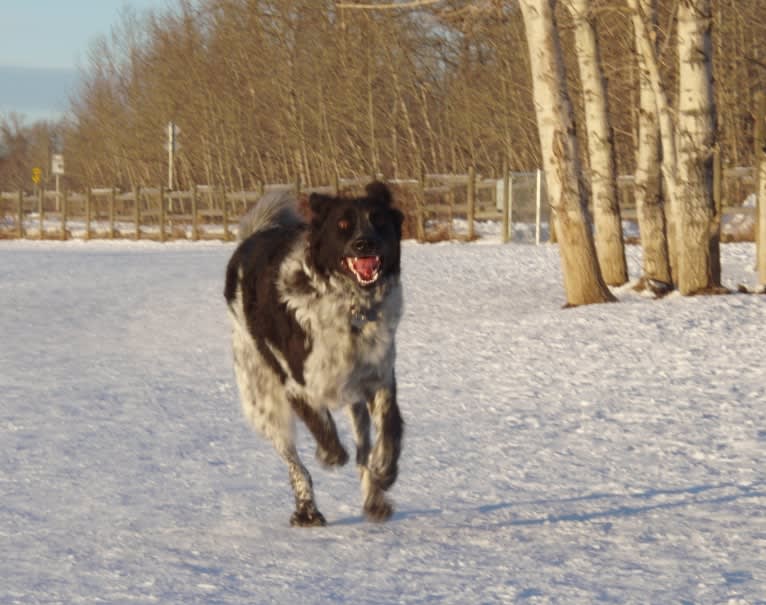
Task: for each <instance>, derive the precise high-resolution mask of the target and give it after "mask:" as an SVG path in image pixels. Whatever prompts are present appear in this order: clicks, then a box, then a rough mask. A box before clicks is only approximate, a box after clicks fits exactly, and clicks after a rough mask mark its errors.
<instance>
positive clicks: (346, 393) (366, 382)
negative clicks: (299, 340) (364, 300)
mask: <svg viewBox="0 0 766 605" xmlns="http://www.w3.org/2000/svg"><path fill="white" fill-rule="evenodd" d="M315 311H316V315H315V317H314V318H313V321H311V322H310V337H311V350H310V353H309V355H308V357H307V358H306V362H305V367H304V378H305V388H306V390H307V394H308V396H309V399H310V400H313V401H317V402H321V403H322V405H325V406H327V407H330V408H333V407H340V406H343V405H347V404H350V403H354V402H356V401H359V400H363V399H367V398H369V397H371V396H372V393H374V391H375V390H376V389H378V388H380V386H381V385H382V384H384V383H387V382H388V380H389V377H390V375H391V372H392V369H393V363H394V332H395V329H396V320H398V317H397V318H393V317H391V314H392V313H393V309H390V308H380V309H365V308H364V307H361V306H356V305H353V304H349V303H348V302H347V301H342V302H341V301H335V302H334V303H333V301H331V300H322V301H318V302H317V305H316V307H315Z"/></svg>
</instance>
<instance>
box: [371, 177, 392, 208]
mask: <svg viewBox="0 0 766 605" xmlns="http://www.w3.org/2000/svg"><path fill="white" fill-rule="evenodd" d="M365 191H366V192H367V197H369V198H371V199H373V200H376V201H379V202H382V203H384V204H385V205H386V206H390V205H391V190H390V189H389V188H388V186H387V185H386V184H385V183H381V182H380V181H373V182H372V183H370V184H369V185H367V187H365Z"/></svg>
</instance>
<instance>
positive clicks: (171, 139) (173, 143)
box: [165, 122, 181, 191]
mask: <svg viewBox="0 0 766 605" xmlns="http://www.w3.org/2000/svg"><path fill="white" fill-rule="evenodd" d="M180 132H181V129H180V128H179V127H178V126H176V124H175V122H168V135H167V136H168V140H167V143H166V144H165V146H166V148H167V150H168V189H169V190H170V191H172V190H173V183H174V182H175V175H174V174H173V166H174V164H175V154H176V151H178V133H180Z"/></svg>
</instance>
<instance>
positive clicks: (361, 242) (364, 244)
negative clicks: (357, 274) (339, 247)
mask: <svg viewBox="0 0 766 605" xmlns="http://www.w3.org/2000/svg"><path fill="white" fill-rule="evenodd" d="M375 248H376V246H375V242H374V241H372V240H371V239H367V238H360V239H358V240H354V242H353V243H352V244H351V249H352V250H353V251H354V252H356V253H357V254H369V253H371V252H374V251H375Z"/></svg>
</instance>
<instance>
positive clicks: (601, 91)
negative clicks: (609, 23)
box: [569, 0, 628, 286]
mask: <svg viewBox="0 0 766 605" xmlns="http://www.w3.org/2000/svg"><path fill="white" fill-rule="evenodd" d="M569 11H570V13H571V14H572V18H573V20H574V24H575V52H576V54H577V62H578V65H579V68H580V81H581V82H582V95H583V104H584V107H585V126H586V128H587V130H588V157H589V160H590V186H591V196H592V200H593V222H594V226H595V244H596V253H597V255H598V261H599V265H600V266H601V272H602V274H603V276H604V281H606V283H607V284H608V285H610V286H621V285H622V284H624V283H625V282H627V281H628V265H627V262H626V260H625V241H624V238H623V233H622V219H621V216H620V206H619V202H618V195H617V168H616V165H615V152H614V135H613V130H612V125H611V121H610V113H609V103H608V101H607V86H606V80H605V79H604V74H603V71H602V68H601V53H600V49H599V43H598V36H597V33H596V26H595V23H594V21H593V15H592V12H591V3H590V0H569Z"/></svg>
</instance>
